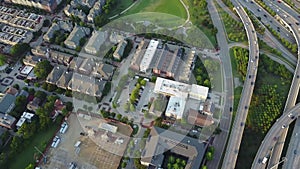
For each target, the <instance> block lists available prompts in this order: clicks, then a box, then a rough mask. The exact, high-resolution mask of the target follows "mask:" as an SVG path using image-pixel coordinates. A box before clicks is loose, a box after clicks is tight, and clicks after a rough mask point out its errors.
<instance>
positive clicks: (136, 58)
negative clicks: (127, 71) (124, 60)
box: [130, 40, 149, 71]
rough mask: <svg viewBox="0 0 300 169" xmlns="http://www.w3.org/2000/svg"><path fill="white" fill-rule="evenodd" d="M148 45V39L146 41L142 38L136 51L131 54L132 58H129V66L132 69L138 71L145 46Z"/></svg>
mask: <svg viewBox="0 0 300 169" xmlns="http://www.w3.org/2000/svg"><path fill="white" fill-rule="evenodd" d="M148 45H149V41H147V40H142V41H141V42H140V43H139V46H138V48H137V49H136V51H135V53H134V55H133V58H132V59H131V62H130V68H131V69H132V70H135V71H140V64H141V61H142V59H143V56H144V54H145V51H146V48H147V46H148Z"/></svg>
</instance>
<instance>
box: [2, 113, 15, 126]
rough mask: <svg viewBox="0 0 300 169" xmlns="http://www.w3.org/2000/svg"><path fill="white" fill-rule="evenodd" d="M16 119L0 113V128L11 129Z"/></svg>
mask: <svg viewBox="0 0 300 169" xmlns="http://www.w3.org/2000/svg"><path fill="white" fill-rule="evenodd" d="M15 122H16V118H14V117H13V116H11V115H9V114H3V113H0V126H2V127H5V128H8V129H12V128H13V127H14V125H15Z"/></svg>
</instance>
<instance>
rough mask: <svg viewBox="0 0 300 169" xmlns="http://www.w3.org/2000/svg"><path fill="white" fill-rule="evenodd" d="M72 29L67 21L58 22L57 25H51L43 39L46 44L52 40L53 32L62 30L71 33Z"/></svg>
mask: <svg viewBox="0 0 300 169" xmlns="http://www.w3.org/2000/svg"><path fill="white" fill-rule="evenodd" d="M72 29H73V25H72V23H71V22H68V21H58V22H57V23H53V24H52V25H51V27H50V28H49V30H48V31H47V33H46V34H45V35H44V36H43V39H44V40H45V41H47V42H50V39H52V38H53V35H54V32H55V31H58V30H63V31H66V32H71V31H72Z"/></svg>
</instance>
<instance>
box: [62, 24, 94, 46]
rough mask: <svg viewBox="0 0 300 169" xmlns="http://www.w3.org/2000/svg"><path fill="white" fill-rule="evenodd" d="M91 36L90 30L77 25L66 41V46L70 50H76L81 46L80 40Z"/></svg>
mask: <svg viewBox="0 0 300 169" xmlns="http://www.w3.org/2000/svg"><path fill="white" fill-rule="evenodd" d="M89 34H90V28H86V27H81V26H78V25H75V27H74V29H73V30H72V32H71V33H70V35H69V36H68V38H67V39H66V40H65V42H64V44H65V45H66V46H67V47H68V48H70V49H76V48H77V46H79V42H80V39H81V38H83V37H86V36H88V35H89Z"/></svg>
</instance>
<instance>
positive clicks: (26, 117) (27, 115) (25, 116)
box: [16, 112, 34, 129]
mask: <svg viewBox="0 0 300 169" xmlns="http://www.w3.org/2000/svg"><path fill="white" fill-rule="evenodd" d="M33 116H34V114H32V113H28V112H23V115H22V116H21V118H20V119H19V121H18V122H17V124H16V127H17V129H19V128H21V127H22V125H23V124H24V123H25V122H28V123H31V119H32V118H33Z"/></svg>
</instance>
